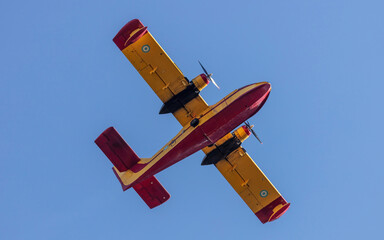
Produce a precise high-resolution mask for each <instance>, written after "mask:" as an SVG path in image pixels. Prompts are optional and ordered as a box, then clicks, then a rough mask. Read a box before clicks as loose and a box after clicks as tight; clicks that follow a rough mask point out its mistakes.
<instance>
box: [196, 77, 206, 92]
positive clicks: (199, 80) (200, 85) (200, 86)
mask: <svg viewBox="0 0 384 240" xmlns="http://www.w3.org/2000/svg"><path fill="white" fill-rule="evenodd" d="M192 82H193V84H194V85H195V86H196V87H197V89H199V91H201V90H203V89H204V88H205V87H206V86H207V85H208V84H206V83H205V81H204V79H203V78H202V77H201V76H200V75H199V76H197V77H195V78H194V79H192Z"/></svg>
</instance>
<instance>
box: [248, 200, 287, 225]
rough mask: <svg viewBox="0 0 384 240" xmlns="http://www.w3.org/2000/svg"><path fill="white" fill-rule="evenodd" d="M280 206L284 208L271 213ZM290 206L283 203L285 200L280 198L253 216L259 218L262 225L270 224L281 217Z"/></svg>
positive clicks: (285, 202)
mask: <svg viewBox="0 0 384 240" xmlns="http://www.w3.org/2000/svg"><path fill="white" fill-rule="evenodd" d="M280 204H282V205H284V206H283V207H282V208H281V209H279V210H278V211H277V212H276V213H273V209H274V208H275V207H276V206H278V205H280ZM290 205H291V204H290V203H287V201H285V199H284V198H283V197H282V196H280V197H278V198H277V199H275V200H274V201H273V202H271V203H270V204H268V205H267V206H265V207H264V208H263V209H261V210H260V211H258V212H257V213H255V215H256V216H257V217H258V218H259V220H260V221H261V222H262V223H266V222H272V221H274V220H276V219H278V218H279V217H281V216H282V215H283V214H284V213H285V212H286V211H287V210H288V208H289V206H290Z"/></svg>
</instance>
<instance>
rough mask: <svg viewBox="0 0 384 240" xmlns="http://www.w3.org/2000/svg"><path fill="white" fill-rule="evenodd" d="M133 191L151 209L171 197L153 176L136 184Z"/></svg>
mask: <svg viewBox="0 0 384 240" xmlns="http://www.w3.org/2000/svg"><path fill="white" fill-rule="evenodd" d="M133 189H135V191H136V192H137V193H138V194H139V195H140V197H141V198H142V199H143V200H144V202H145V203H146V204H147V205H148V207H149V208H151V209H152V208H154V207H157V206H159V205H161V204H162V203H164V202H166V201H167V200H168V199H169V198H170V197H171V195H169V193H168V192H167V190H165V188H164V187H163V186H162V185H161V184H160V182H159V181H158V180H157V179H156V178H155V176H152V177H150V178H148V179H146V180H144V181H142V182H140V183H138V184H136V185H135V186H133Z"/></svg>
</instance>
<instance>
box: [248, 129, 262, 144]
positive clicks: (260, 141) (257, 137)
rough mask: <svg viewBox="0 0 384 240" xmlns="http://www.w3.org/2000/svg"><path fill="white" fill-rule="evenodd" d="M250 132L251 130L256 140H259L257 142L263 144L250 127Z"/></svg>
mask: <svg viewBox="0 0 384 240" xmlns="http://www.w3.org/2000/svg"><path fill="white" fill-rule="evenodd" d="M251 132H252V134H253V135H254V136H255V137H256V138H257V140H259V142H260V143H261V144H263V142H262V141H261V140H260V138H259V137H258V136H257V134H256V133H255V131H253V129H251Z"/></svg>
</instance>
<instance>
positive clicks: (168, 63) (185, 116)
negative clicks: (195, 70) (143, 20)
mask: <svg viewBox="0 0 384 240" xmlns="http://www.w3.org/2000/svg"><path fill="white" fill-rule="evenodd" d="M131 36H132V35H131ZM145 45H147V46H149V51H147V52H144V50H143V46H145ZM122 52H123V53H124V55H125V56H126V57H127V58H128V60H129V61H130V62H131V63H132V65H133V66H134V67H135V68H136V70H137V71H138V72H139V73H140V75H141V76H142V77H143V78H144V80H145V81H146V82H147V83H148V85H149V86H150V87H151V88H152V90H153V91H154V92H155V93H156V95H157V96H158V97H159V98H160V100H161V101H162V102H163V103H164V102H166V101H168V100H170V99H171V98H172V97H173V96H174V95H176V94H177V93H179V92H181V91H183V90H184V89H185V88H186V87H187V86H188V82H187V81H186V80H185V78H184V75H183V73H182V72H181V71H180V69H179V68H178V67H177V66H176V64H175V63H174V62H173V61H172V60H171V58H170V57H169V56H168V55H167V53H166V52H165V51H164V50H163V49H162V48H161V46H160V45H159V44H158V43H157V41H156V40H155V39H154V38H153V36H152V35H151V34H150V33H149V32H148V33H146V34H144V35H143V36H142V37H141V38H140V39H139V40H137V41H136V42H134V43H133V44H131V45H129V46H128V47H126V48H125V49H123V51H122ZM200 78H201V77H200ZM207 108H208V104H207V103H206V102H205V101H204V100H203V99H202V98H201V96H197V97H196V98H195V99H193V100H192V101H190V102H189V103H187V104H186V105H185V107H184V108H182V109H179V110H178V111H177V112H175V113H174V114H173V115H174V116H175V118H176V119H177V120H178V121H179V122H180V124H181V125H182V126H185V125H186V124H188V123H189V122H190V121H192V119H193V118H194V117H195V116H198V115H199V114H200V113H202V112H203V111H204V110H206V109H207Z"/></svg>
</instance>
